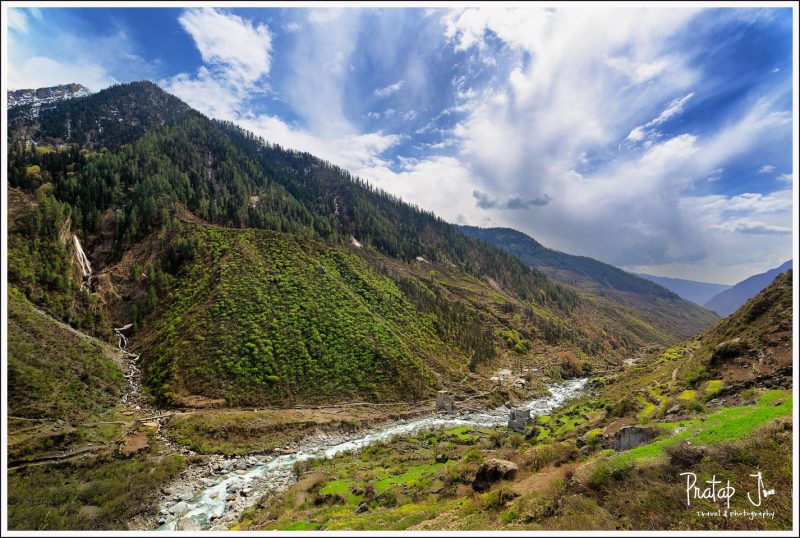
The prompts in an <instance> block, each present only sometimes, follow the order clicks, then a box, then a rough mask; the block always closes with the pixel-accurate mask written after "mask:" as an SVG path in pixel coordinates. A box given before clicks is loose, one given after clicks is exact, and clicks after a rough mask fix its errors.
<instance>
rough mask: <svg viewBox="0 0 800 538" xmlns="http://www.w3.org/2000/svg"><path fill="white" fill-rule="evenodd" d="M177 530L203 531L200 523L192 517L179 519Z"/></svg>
mask: <svg viewBox="0 0 800 538" xmlns="http://www.w3.org/2000/svg"><path fill="white" fill-rule="evenodd" d="M176 530H179V531H201V530H203V528H202V527H201V526H200V524H199V523H198V522H197V521H195V520H194V519H192V518H190V517H183V518H181V519H180V520H179V521H178V525H177V528H176Z"/></svg>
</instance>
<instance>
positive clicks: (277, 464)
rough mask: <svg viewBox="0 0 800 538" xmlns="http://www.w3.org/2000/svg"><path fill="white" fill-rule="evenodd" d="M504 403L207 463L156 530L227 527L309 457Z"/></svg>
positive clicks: (455, 420)
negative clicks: (282, 451) (283, 451)
mask: <svg viewBox="0 0 800 538" xmlns="http://www.w3.org/2000/svg"><path fill="white" fill-rule="evenodd" d="M585 384H586V379H573V380H570V381H567V382H565V383H563V384H560V385H554V386H552V387H550V388H549V390H550V396H546V397H543V398H538V399H535V400H531V401H529V402H527V403H525V404H523V405H521V406H517V407H518V408H525V409H530V410H531V415H532V416H536V415H545V414H548V413H550V412H551V411H552V410H553V409H555V408H557V407H560V406H561V405H563V404H564V403H565V402H566V401H567V400H568V399H570V398H572V397H574V396H576V395H577V394H579V393H580V392H581V390H582V389H583V387H584V385H585ZM508 416H509V410H508V408H506V407H504V406H503V407H499V408H497V409H491V410H485V411H477V412H468V413H463V414H451V415H447V414H435V415H429V416H427V417H423V418H415V419H407V420H400V421H396V422H393V423H391V424H389V425H387V426H384V427H381V428H378V429H374V430H369V431H367V432H360V433H356V434H350V435H345V434H330V435H322V436H320V437H319V438H316V439H310V440H308V441H306V442H305V443H304V444H303V445H302V447H301V448H300V449H299V450H298V451H297V452H295V453H293V454H283V455H278V456H257V457H256V456H242V457H239V458H232V459H229V460H225V461H223V462H219V463H217V465H216V467H215V466H214V465H212V464H209V473H207V474H208V475H210V476H206V477H205V478H201V479H199V480H198V481H197V483H196V484H195V485H196V486H200V488H202V489H199V490H197V491H193V490H184V491H182V492H181V491H180V487H178V488H177V489H176V488H174V487H173V488H172V492H171V494H168V495H167V497H166V498H165V500H164V501H163V502H162V504H161V512H160V514H161V515H160V519H159V521H158V527H157V530H170V531H172V530H205V529H212V530H225V529H227V528H228V527H230V526H231V525H233V524H234V523H235V522H236V521H237V520H238V516H239V515H240V514H241V513H242V511H243V510H244V509H246V508H248V507H249V506H251V505H253V504H255V503H256V501H258V499H259V498H260V497H262V496H263V495H265V494H268V493H270V494H275V493H278V492H280V491H283V490H285V489H286V488H288V487H290V486H291V485H292V484H293V483H294V481H295V478H294V471H293V466H294V464H295V463H296V462H299V461H303V460H308V459H311V458H319V457H325V458H332V457H334V456H336V455H338V454H341V453H343V452H347V451H357V450H361V449H363V448H365V447H367V446H369V445H371V444H373V443H376V442H378V441H388V440H390V439H392V438H393V437H395V436H398V435H400V436H404V435H411V434H415V433H418V432H420V431H423V430H430V429H435V428H442V427H456V426H462V425H472V426H476V427H487V426H499V425H503V424H506V423H507V422H508Z"/></svg>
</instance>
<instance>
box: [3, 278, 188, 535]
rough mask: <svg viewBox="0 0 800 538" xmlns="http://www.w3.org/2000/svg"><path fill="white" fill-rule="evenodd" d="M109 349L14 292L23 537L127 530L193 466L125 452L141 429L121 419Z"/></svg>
mask: <svg viewBox="0 0 800 538" xmlns="http://www.w3.org/2000/svg"><path fill="white" fill-rule="evenodd" d="M115 355H116V353H115V352H114V350H113V349H112V348H111V347H110V346H108V345H106V344H105V343H103V342H101V341H98V340H95V339H94V338H91V337H89V336H86V335H85V334H82V333H78V332H77V331H75V330H73V329H71V328H70V327H68V326H66V325H64V324H62V323H60V322H58V321H56V320H54V319H53V318H51V317H49V316H48V315H46V314H44V313H43V312H41V311H39V310H37V309H35V308H34V307H33V306H32V305H31V304H30V302H28V300H27V299H26V298H25V296H24V295H23V294H22V293H21V292H19V291H18V290H16V289H13V288H11V289H10V290H9V292H8V431H7V432H3V435H6V436H7V441H8V462H9V471H8V475H7V477H4V479H5V480H7V481H6V483H7V484H8V505H7V507H6V509H7V514H8V525H9V528H10V529H14V530H53V529H59V530H69V529H126V528H127V525H128V522H129V521H130V520H131V518H133V517H134V516H135V515H136V514H139V513H141V512H142V511H145V510H148V509H151V508H152V503H153V495H152V492H153V490H154V489H157V488H159V487H161V486H163V485H164V484H165V483H166V482H168V481H169V480H170V479H171V478H173V477H174V476H175V475H176V474H177V473H178V472H179V471H180V470H181V469H182V468H183V467H184V466H185V464H186V463H185V461H184V459H183V458H182V457H181V456H168V455H163V454H161V450H162V448H163V447H161V446H160V445H159V444H158V443H157V442H156V440H155V439H153V438H152V433H150V437H151V438H150V440H149V441H150V445H151V446H150V448H149V450H148V451H147V452H145V453H143V454H139V455H137V456H135V457H130V458H125V457H121V456H120V454H119V453H117V450H116V449H117V444H118V443H119V442H121V440H122V439H124V436H125V435H127V434H129V433H131V432H132V431H134V430H135V429H136V426H135V425H134V423H133V421H132V418H133V417H129V416H126V415H123V414H122V409H120V406H119V400H120V397H121V395H122V391H123V385H124V380H123V377H122V372H121V371H120V369H119V367H118V365H117V363H116V362H115Z"/></svg>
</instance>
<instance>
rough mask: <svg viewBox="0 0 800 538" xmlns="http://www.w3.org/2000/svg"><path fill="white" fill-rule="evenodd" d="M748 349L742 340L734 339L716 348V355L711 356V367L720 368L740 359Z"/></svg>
mask: <svg viewBox="0 0 800 538" xmlns="http://www.w3.org/2000/svg"><path fill="white" fill-rule="evenodd" d="M746 349H747V344H746V343H745V342H744V341H743V340H742V339H741V338H734V339H732V340H727V341H725V342H722V343H721V344H719V345H718V346H717V347H716V348H714V353H713V354H712V355H711V366H714V367H716V366H719V365H720V364H722V363H724V362H727V361H730V360H733V359H735V358H737V357H740V356H741V355H742V353H744V351H745V350H746Z"/></svg>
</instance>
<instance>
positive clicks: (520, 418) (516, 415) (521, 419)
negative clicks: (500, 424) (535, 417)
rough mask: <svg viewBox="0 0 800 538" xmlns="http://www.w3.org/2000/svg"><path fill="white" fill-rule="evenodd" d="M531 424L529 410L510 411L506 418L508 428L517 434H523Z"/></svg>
mask: <svg viewBox="0 0 800 538" xmlns="http://www.w3.org/2000/svg"><path fill="white" fill-rule="evenodd" d="M531 422H532V420H531V411H530V409H512V410H511V413H510V414H509V417H508V427H509V428H510V429H512V430H514V431H515V432H519V433H525V429H526V428H527V427H528V426H529V425H530V424H531Z"/></svg>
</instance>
